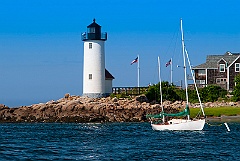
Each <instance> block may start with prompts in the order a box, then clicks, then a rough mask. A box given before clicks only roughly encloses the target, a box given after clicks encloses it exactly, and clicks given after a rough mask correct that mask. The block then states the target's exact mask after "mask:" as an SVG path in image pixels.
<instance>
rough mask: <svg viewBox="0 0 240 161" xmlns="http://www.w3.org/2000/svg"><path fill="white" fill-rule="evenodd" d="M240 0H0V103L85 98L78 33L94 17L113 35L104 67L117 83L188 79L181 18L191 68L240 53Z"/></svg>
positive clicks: (21, 103) (135, 83)
mask: <svg viewBox="0 0 240 161" xmlns="http://www.w3.org/2000/svg"><path fill="white" fill-rule="evenodd" d="M239 6H240V1H238V0H151V1H149V0H138V1H134V0H131V1H130V0H91V1H83V0H68V1H67V0H21V1H19V0H0V24H1V25H0V103H2V104H5V105H7V106H10V107H14V106H21V105H31V104H34V103H40V102H47V101H49V100H57V99H59V98H62V97H63V96H64V94H65V93H70V94H72V95H81V94H82V69H83V42H82V41H81V37H80V35H81V33H82V32H85V31H86V26H88V25H89V24H91V23H92V20H93V18H96V22H97V23H98V24H99V25H101V26H102V31H103V32H107V33H108V40H107V41H106V43H105V50H106V53H105V54H106V68H107V69H108V70H109V71H110V72H111V73H112V75H113V76H114V77H115V80H114V81H113V86H137V65H136V64H134V65H130V62H131V61H132V60H133V59H135V58H136V56H137V55H138V54H139V55H140V85H141V86H146V85H148V84H149V83H150V82H151V83H157V82H158V80H157V78H158V77H157V56H160V58H161V63H162V71H161V72H162V79H163V80H166V81H170V74H169V73H170V68H169V67H168V68H166V67H164V64H165V63H166V62H167V61H168V60H169V59H170V58H171V57H172V58H173V69H174V71H173V82H174V83H175V84H177V85H178V84H179V81H180V80H182V79H183V76H182V72H181V71H182V69H181V70H180V69H179V68H176V65H181V64H182V58H181V44H180V33H179V31H180V30H179V28H180V18H182V19H183V28H184V32H185V43H186V47H187V49H188V52H189V54H190V58H191V61H192V65H198V64H201V63H203V62H204V61H205V59H206V55H209V54H224V53H225V52H226V51H231V52H240V10H239Z"/></svg>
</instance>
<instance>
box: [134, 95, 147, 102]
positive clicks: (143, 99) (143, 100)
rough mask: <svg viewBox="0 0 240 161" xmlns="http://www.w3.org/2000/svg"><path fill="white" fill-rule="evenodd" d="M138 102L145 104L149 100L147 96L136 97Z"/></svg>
mask: <svg viewBox="0 0 240 161" xmlns="http://www.w3.org/2000/svg"><path fill="white" fill-rule="evenodd" d="M136 101H138V102H140V103H143V102H148V99H147V97H146V96H145V95H140V96H137V97H136Z"/></svg>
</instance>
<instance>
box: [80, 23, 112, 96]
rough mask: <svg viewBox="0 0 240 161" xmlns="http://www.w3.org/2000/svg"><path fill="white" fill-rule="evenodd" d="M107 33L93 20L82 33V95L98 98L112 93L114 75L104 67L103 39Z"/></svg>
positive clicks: (104, 39)
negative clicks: (102, 31) (85, 31)
mask: <svg viewBox="0 0 240 161" xmlns="http://www.w3.org/2000/svg"><path fill="white" fill-rule="evenodd" d="M106 40H107V33H101V26H100V25H98V24H97V23H96V22H95V19H94V20H93V23H92V24H90V25H89V26H87V33H83V34H82V41H84V59H83V96H86V97H91V98H98V97H106V96H109V95H110V94H111V93H112V80H113V79H114V77H113V76H112V75H111V74H110V73H109V72H108V71H107V70H106V69H105V47H104V46H105V41H106Z"/></svg>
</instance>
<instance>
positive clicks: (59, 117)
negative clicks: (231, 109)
mask: <svg viewBox="0 0 240 161" xmlns="http://www.w3.org/2000/svg"><path fill="white" fill-rule="evenodd" d="M184 105H185V102H181V101H177V102H173V103H172V102H170V101H165V102H164V107H165V108H166V109H167V110H166V111H167V112H177V111H179V110H180V109H181V108H182V107H184ZM219 106H240V104H239V103H238V102H220V103H219V102H218V103H205V107H219ZM194 107H199V104H190V108H194ZM159 112H161V108H160V105H159V104H157V103H153V102H152V103H150V102H149V101H148V100H147V98H146V97H145V96H144V95H141V96H137V97H133V98H119V99H118V98H110V97H107V98H86V97H80V96H71V95H70V94H65V96H64V98H61V99H59V100H57V101H54V100H52V101H49V102H47V103H39V104H34V105H30V106H21V107H18V108H9V107H7V106H5V105H0V122H66V123H67V122H76V123H89V122H101V123H103V122H147V121H148V120H147V119H146V114H150V113H159Z"/></svg>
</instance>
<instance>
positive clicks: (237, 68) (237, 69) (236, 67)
mask: <svg viewBox="0 0 240 161" xmlns="http://www.w3.org/2000/svg"><path fill="white" fill-rule="evenodd" d="M235 72H240V63H235Z"/></svg>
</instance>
